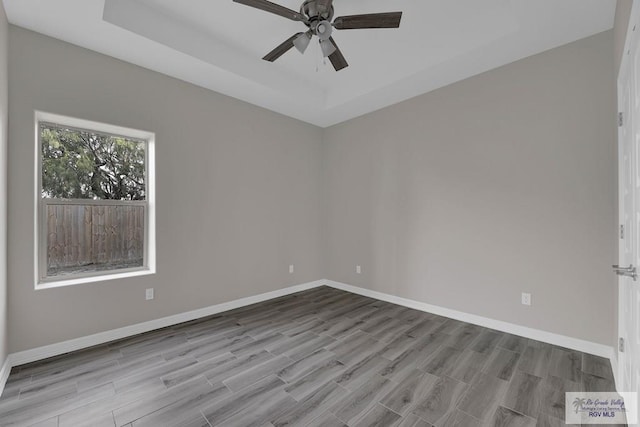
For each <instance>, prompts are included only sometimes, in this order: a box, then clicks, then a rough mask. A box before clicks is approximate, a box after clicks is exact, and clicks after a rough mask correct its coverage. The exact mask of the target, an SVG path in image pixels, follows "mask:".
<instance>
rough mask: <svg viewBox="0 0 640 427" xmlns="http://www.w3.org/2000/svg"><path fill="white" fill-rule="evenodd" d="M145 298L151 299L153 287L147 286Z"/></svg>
mask: <svg viewBox="0 0 640 427" xmlns="http://www.w3.org/2000/svg"><path fill="white" fill-rule="evenodd" d="M144 295H145V298H146V299H147V301H149V300H152V299H153V288H149V289H147V290H146V291H145V294H144Z"/></svg>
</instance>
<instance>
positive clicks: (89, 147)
mask: <svg viewBox="0 0 640 427" xmlns="http://www.w3.org/2000/svg"><path fill="white" fill-rule="evenodd" d="M36 125H37V142H38V146H37V153H38V163H37V164H38V168H37V169H38V179H37V182H38V188H37V192H36V193H37V199H38V200H37V206H38V212H37V215H36V216H37V225H36V226H37V230H38V241H37V245H36V246H37V263H36V265H37V266H36V279H37V280H36V287H37V288H47V287H52V286H63V285H72V284H79V283H86V282H93V281H97V280H106V279H115V278H122V277H129V276H137V275H142V274H151V273H154V272H155V247H154V246H155V245H154V243H155V225H154V224H155V218H154V215H153V213H154V209H153V201H154V191H153V189H154V174H153V170H154V167H153V158H154V156H153V143H154V135H153V134H152V133H149V132H142V131H138V130H133V129H126V128H122V127H117V126H111V125H105V124H101V123H95V122H89V121H85V120H80V119H73V118H69V117H63V116H57V115H53V114H48V113H36Z"/></svg>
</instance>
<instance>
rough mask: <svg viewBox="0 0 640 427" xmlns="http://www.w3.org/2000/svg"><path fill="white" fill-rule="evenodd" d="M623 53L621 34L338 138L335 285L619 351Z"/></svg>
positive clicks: (332, 198)
mask: <svg viewBox="0 0 640 427" xmlns="http://www.w3.org/2000/svg"><path fill="white" fill-rule="evenodd" d="M612 46H613V34H612V32H611V31H609V32H606V33H602V34H599V35H596V36H593V37H590V38H587V39H583V40H581V41H578V42H575V43H572V44H569V45H566V46H563V47H559V48H557V49H554V50H551V51H547V52H544V53H541V54H539V55H536V56H533V57H530V58H527V59H524V60H521V61H518V62H515V63H512V64H510V65H507V66H504V67H502V68H499V69H496V70H493V71H490V72H487V73H485V74H482V75H479V76H476V77H473V78H470V79H468V80H465V81H462V82H459V83H456V84H454V85H451V86H449V87H445V88H443V89H440V90H437V91H434V92H431V93H429V94H426V95H422V96H419V97H417V98H414V99H411V100H408V101H406V102H403V103H401V104H397V105H394V106H391V107H388V108H386V109H384V110H380V111H378V112H375V113H372V114H369V115H367V116H364V117H361V118H358V119H354V120H351V121H349V122H346V123H343V124H340V125H336V126H334V127H332V128H329V129H328V130H326V132H325V134H324V146H323V150H324V151H323V155H324V162H325V164H324V165H323V167H324V168H325V170H327V171H328V173H327V174H326V175H325V179H324V197H325V199H326V200H325V203H326V207H327V208H326V209H327V219H326V225H325V227H326V230H327V236H326V240H325V253H326V256H327V258H326V271H327V276H328V278H329V279H333V280H337V281H340V282H346V283H349V284H353V285H356V286H361V287H365V288H370V289H373V290H377V291H381V292H386V293H389V294H393V295H398V296H401V297H406V298H411V299H414V300H418V301H423V302H427V303H430V304H434V305H439V306H442V307H447V308H451V309H455V310H459V311H463V312H467V313H472V314H477V315H481V316H485V317H489V318H493V319H498V320H502V321H507V322H512V323H515V324H519V325H524V326H528V327H532V328H537V329H541V330H545V331H550V332H554V333H559V334H564V335H568V336H572V337H576V338H581V339H586V340H590V341H593V342H598V343H602V344H606V345H611V343H612V337H611V335H612V333H613V331H614V325H613V323H614V320H613V319H614V315H613V313H614V304H615V303H616V301H615V298H614V289H615V286H616V280H615V278H614V277H615V276H614V275H613V274H612V273H611V264H612V263H613V262H614V261H615V251H616V246H615V245H616V240H615V231H614V230H615V229H614V224H615V217H614V212H615V194H616V179H617V177H616V174H615V167H616V144H615V140H616V139H615V135H616V128H615V119H614V118H615V79H614V64H613V61H612ZM356 265H362V269H363V271H362V274H361V275H358V274H355V266H356ZM521 292H530V293H532V295H533V297H532V300H533V305H532V306H531V307H525V306H523V305H521V304H520V295H521Z"/></svg>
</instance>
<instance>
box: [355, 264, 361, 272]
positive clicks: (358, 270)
mask: <svg viewBox="0 0 640 427" xmlns="http://www.w3.org/2000/svg"><path fill="white" fill-rule="evenodd" d="M356 274H362V267H360V266H359V265H356Z"/></svg>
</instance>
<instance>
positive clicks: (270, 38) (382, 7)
mask: <svg viewBox="0 0 640 427" xmlns="http://www.w3.org/2000/svg"><path fill="white" fill-rule="evenodd" d="M273 1H275V2H277V3H278V4H281V5H283V6H286V7H289V8H291V9H294V10H298V9H299V7H300V3H301V1H298V0H273ZM4 4H5V8H6V11H7V15H8V17H9V20H10V22H11V23H12V24H15V25H18V26H21V27H25V28H28V29H31V30H34V31H37V32H40V33H43V34H46V35H48V36H51V37H55V38H58V39H61V40H64V41H67V42H70V43H73V44H76V45H79V46H82V47H85V48H88V49H92V50H94V51H97V52H101V53H104V54H107V55H110V56H113V57H115V58H118V59H122V60H124V61H128V62H131V63H134V64H137V65H140V66H142V67H146V68H149V69H152V70H155V71H159V72H161V73H164V74H167V75H170V76H173V77H176V78H179V79H182V80H185V81H188V82H191V83H194V84H196V85H199V86H202V87H205V88H208V89H211V90H214V91H217V92H221V93H223V94H226V95H229V96H232V97H235V98H238V99H241V100H244V101H247V102H250V103H252V104H256V105H259V106H261V107H264V108H268V109H271V110H274V111H277V112H279V113H282V114H285V115H288V116H291V117H294V118H297V119H300V120H303V121H306V122H309V123H313V124H315V125H318V126H322V127H326V126H330V125H333V124H336V123H340V122H342V121H345V120H348V119H351V118H353V117H357V116H359V115H362V114H365V113H368V112H371V111H374V110H377V109H379V108H383V107H385V106H387V105H391V104H394V103H397V102H399V101H402V100H405V99H408V98H411V97H414V96H416V95H419V94H422V93H425V92H428V91H431V90H434V89H437V88H439V87H442V86H445V85H448V84H451V83H453V82H456V81H459V80H462V79H465V78H468V77H471V76H473V75H476V74H479V73H481V72H484V71H487V70H490V69H493V68H496V67H499V66H501V65H505V64H507V63H510V62H513V61H516V60H518V59H521V58H524V57H527V56H530V55H533V54H536V53H539V52H542V51H545V50H548V49H551V48H554V47H557V46H560V45H563V44H566V43H569V42H572V41H575V40H578V39H580V38H584V37H587V36H590V35H593V34H596V33H599V32H602V31H605V30H608V29H610V28H612V26H613V19H614V13H615V4H616V2H615V1H614V0H535V1H531V0H455V1H452V0H396V1H393V2H389V1H386V0H366V1H365V0H335V1H334V7H335V9H336V16H340V15H350V14H358V13H376V12H388V11H396V10H398V11H403V12H404V15H403V20H402V25H401V28H400V29H379V30H343V31H336V32H335V33H334V38H335V40H336V42H337V43H338V44H339V46H340V48H341V50H342V52H343V54H344V55H345V57H346V59H347V61H348V62H349V64H350V66H349V67H348V68H346V69H344V70H342V71H340V72H338V73H336V72H335V71H334V70H333V68H332V66H331V64H330V63H329V61H323V59H322V58H321V54H320V49H319V46H316V45H315V43H314V44H313V45H312V46H311V47H310V48H309V50H308V51H307V52H306V53H305V55H301V54H300V53H298V52H297V51H296V50H295V49H292V50H291V51H289V52H288V53H286V54H285V55H284V56H283V57H282V58H280V59H279V60H278V61H276V62H275V63H268V62H265V61H262V60H261V58H262V57H263V56H264V55H265V54H266V53H267V52H269V51H270V50H271V49H273V48H274V47H275V46H277V45H278V44H280V43H281V42H282V41H284V40H285V39H287V38H288V37H290V36H291V35H293V34H294V33H296V32H299V31H303V30H304V29H305V27H304V25H303V24H301V23H299V22H294V21H289V20H287V19H284V18H282V17H279V16H276V15H272V14H269V13H266V12H263V11H259V10H256V9H252V8H249V7H247V6H243V5H241V4H237V3H234V2H233V1H231V0H213V1H212V0H181V1H175V0H48V1H41V0H4ZM325 62H326V63H325Z"/></svg>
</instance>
